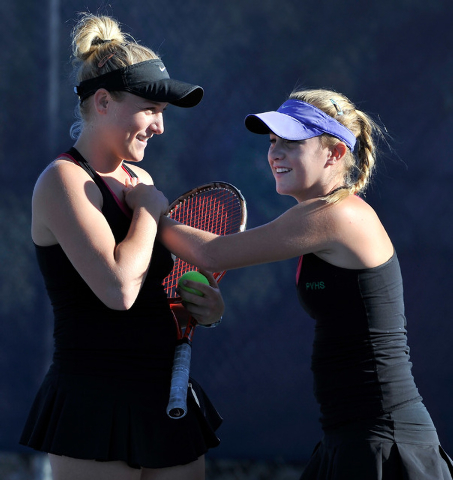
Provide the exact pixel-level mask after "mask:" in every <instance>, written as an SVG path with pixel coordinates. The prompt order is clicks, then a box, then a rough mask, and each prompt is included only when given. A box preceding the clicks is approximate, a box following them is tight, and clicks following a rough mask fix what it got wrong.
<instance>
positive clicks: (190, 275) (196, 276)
mask: <svg viewBox="0 0 453 480" xmlns="http://www.w3.org/2000/svg"><path fill="white" fill-rule="evenodd" d="M185 280H190V281H192V282H200V283H204V284H206V285H209V280H208V279H207V278H206V277H205V276H204V275H202V274H201V273H200V272H196V271H195V270H192V271H190V272H186V273H184V274H183V275H181V276H180V277H179V280H178V287H179V288H182V289H183V290H185V291H186V292H190V293H194V294H195V295H198V296H200V297H202V296H203V293H202V292H200V290H197V289H195V288H190V287H186V286H185V285H184V284H183V282H184V281H185Z"/></svg>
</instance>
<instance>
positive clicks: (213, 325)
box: [198, 317, 223, 328]
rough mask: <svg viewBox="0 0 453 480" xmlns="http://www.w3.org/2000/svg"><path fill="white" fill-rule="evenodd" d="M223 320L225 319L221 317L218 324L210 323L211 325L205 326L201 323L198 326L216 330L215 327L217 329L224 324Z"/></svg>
mask: <svg viewBox="0 0 453 480" xmlns="http://www.w3.org/2000/svg"><path fill="white" fill-rule="evenodd" d="M222 318H223V317H220V318H219V319H218V320H217V322H214V323H210V324H209V325H203V324H202V323H199V324H198V326H199V327H203V328H214V327H217V325H220V324H221V323H222Z"/></svg>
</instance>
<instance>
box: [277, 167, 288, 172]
mask: <svg viewBox="0 0 453 480" xmlns="http://www.w3.org/2000/svg"><path fill="white" fill-rule="evenodd" d="M274 170H275V173H288V172H290V171H291V169H290V168H284V167H277V168H275V169H274Z"/></svg>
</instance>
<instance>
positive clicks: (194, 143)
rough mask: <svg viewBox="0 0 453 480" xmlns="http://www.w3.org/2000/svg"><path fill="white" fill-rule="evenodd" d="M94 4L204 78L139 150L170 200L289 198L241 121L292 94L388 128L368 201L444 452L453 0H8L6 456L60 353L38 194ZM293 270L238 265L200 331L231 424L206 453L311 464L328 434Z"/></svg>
mask: <svg viewBox="0 0 453 480" xmlns="http://www.w3.org/2000/svg"><path fill="white" fill-rule="evenodd" d="M86 10H89V11H91V12H93V13H96V12H98V11H99V12H101V13H105V14H109V15H113V16H115V17H116V18H118V19H119V20H120V21H121V22H122V23H123V25H124V28H125V30H126V31H129V32H130V33H132V35H133V36H134V37H135V38H136V39H137V40H140V41H142V42H143V43H144V44H145V45H147V46H150V47H151V48H153V49H155V50H156V51H157V52H158V53H159V54H160V55H161V56H162V58H163V60H164V62H165V64H166V66H167V68H168V70H169V72H170V75H171V76H173V77H175V78H180V79H183V80H186V81H191V82H194V83H199V84H200V85H202V86H203V87H204V88H205V98H204V100H203V102H202V103H201V104H200V105H199V106H197V107H196V108H195V109H189V110H185V109H177V108H172V107H170V108H169V109H168V110H167V113H166V119H165V122H166V123H165V128H166V131H165V134H164V135H162V136H160V137H155V138H153V139H152V141H151V142H150V143H149V146H148V149H147V152H146V157H145V160H144V161H143V166H144V167H145V168H147V169H148V170H149V171H150V173H151V174H152V175H153V177H154V179H155V182H156V184H157V186H158V187H159V188H160V189H161V190H163V191H164V192H165V193H166V195H167V196H168V198H169V199H170V200H171V199H173V198H174V197H176V196H177V195H178V194H180V193H181V192H183V191H185V190H188V189H190V188H192V187H194V186H196V185H198V184H201V183H204V182H206V181H211V180H225V181H228V182H231V183H233V184H235V185H236V186H237V187H238V188H239V189H240V190H241V191H242V193H243V194H244V195H245V197H246V199H247V201H248V207H249V227H253V226H256V225H259V224H261V223H263V222H267V221H269V220H271V219H273V218H274V217H275V216H277V215H279V214H280V213H282V212H283V211H284V210H285V209H286V208H288V207H289V206H291V205H293V203H294V202H293V200H292V199H290V198H287V197H279V196H278V195H277V194H276V193H275V188H274V181H273V178H272V175H271V173H270V171H269V169H268V167H267V161H266V151H267V145H268V140H267V138H265V137H261V136H257V135H253V134H250V133H249V132H248V131H247V130H246V129H245V128H244V126H243V119H244V117H245V116H246V115H247V114H248V113H256V112H260V111H265V110H269V109H275V108H276V107H278V106H279V105H280V104H281V103H282V102H283V101H284V100H285V99H286V96H287V95H288V94H289V93H290V92H291V91H292V90H293V88H295V87H327V88H333V89H335V90H338V91H340V92H343V93H345V94H346V95H347V96H349V97H350V98H351V99H352V100H353V101H355V102H356V104H357V105H358V107H359V108H361V109H363V110H365V111H367V112H369V113H370V114H371V115H372V116H374V118H376V119H378V120H380V121H381V122H382V123H383V124H384V125H385V127H386V128H387V130H388V132H389V134H390V135H391V137H392V138H391V141H390V142H391V145H392V147H393V150H386V149H384V150H383V155H382V156H381V158H380V161H379V172H378V174H377V176H376V179H375V181H374V183H373V186H372V188H371V189H370V191H369V193H368V195H367V200H368V201H369V202H370V203H371V204H372V206H373V207H374V208H375V209H376V211H377V212H378V214H379V215H380V217H381V219H382V221H383V223H384V225H385V227H386V228H387V230H388V232H389V233H390V236H391V238H392V239H393V242H394V244H395V247H396V250H397V252H398V255H399V258H400V262H401V265H402V269H403V276H404V282H405V283H404V285H405V294H406V313H407V318H408V328H409V343H410V345H411V347H412V350H411V357H412V359H413V362H414V370H413V371H414V375H415V378H416V381H417V384H418V386H419V389H420V391H421V394H422V396H423V397H424V400H425V403H426V405H427V406H428V409H429V410H430V413H431V415H432V417H433V419H434V421H435V423H436V426H437V428H438V431H439V435H440V438H441V441H442V443H443V445H444V447H445V448H446V449H447V451H449V452H450V454H451V453H452V452H453V418H452V415H451V414H450V409H449V407H450V402H451V399H450V397H451V392H452V387H451V379H452V373H453V350H452V348H451V346H450V345H451V339H452V338H453V322H452V320H453V318H452V317H453V315H452V308H451V295H452V293H451V291H452V286H453V282H452V280H451V274H449V273H448V271H449V269H450V268H451V267H450V265H451V263H452V260H453V207H452V202H451V194H452V188H451V185H452V182H453V162H452V161H451V152H450V143H451V136H452V135H451V132H453V93H452V82H453V77H452V73H453V57H452V53H451V52H452V51H453V39H452V29H451V18H452V14H453V4H452V2H451V1H444V0H431V1H430V2H426V1H425V0H423V1H422V0H379V1H373V0H372V1H357V0H342V1H339V0H331V1H326V0H280V1H276V0H259V1H258V0H229V1H227V2H202V1H187V0H174V1H172V0H165V1H164V0H155V1H153V2H138V1H135V0H131V1H129V2H123V1H119V0H114V1H111V2H109V3H106V2H104V3H102V4H100V3H99V2H95V1H85V2H81V1H76V0H65V1H61V2H60V1H59V0H46V1H42V2H37V1H35V0H17V1H15V2H8V1H6V0H0V19H1V20H0V21H1V25H2V28H1V31H0V37H1V40H2V41H1V44H2V47H3V48H2V49H1V50H0V73H1V74H0V102H1V103H0V105H1V108H0V180H1V185H2V187H1V200H0V246H1V248H0V264H1V267H0V270H1V271H0V276H1V277H0V321H1V325H0V328H1V330H0V368H1V376H0V415H1V417H0V419H1V424H0V449H1V450H3V451H9V452H24V451H25V450H24V449H21V448H19V447H18V445H17V440H18V436H19V434H20V431H21V428H22V424H23V422H24V419H25V416H26V414H27V412H28V409H29V406H30V403H31V401H32V398H33V396H34V394H35V392H36V389H37V388H38V385H39V383H40V380H41V378H42V375H43V373H44V372H45V370H46V367H47V365H48V362H49V358H50V352H51V345H52V338H51V331H52V318H51V313H50V307H49V304H48V300H47V297H46V295H45V293H44V290H43V284H42V280H41V278H40V276H39V274H38V271H37V266H36V262H35V259H34V252H33V247H32V243H31V240H30V234H29V225H30V198H31V194H32V189H33V185H34V182H35V181H36V178H37V176H38V175H39V173H40V171H41V170H42V169H43V168H44V167H45V165H46V164H47V163H48V162H49V161H50V160H51V159H52V158H53V157H55V155H57V154H58V153H60V152H62V151H64V150H66V149H67V148H68V147H69V146H70V145H71V139H70V138H69V133H68V131H69V127H70V125H71V123H72V122H73V111H74V106H75V103H76V98H75V95H74V93H73V91H72V87H73V84H72V82H71V80H70V72H71V65H70V63H69V54H70V46H69V34H70V30H71V28H72V26H73V25H74V19H75V18H76V14H77V12H79V11H86ZM295 268H296V260H295V259H294V260H289V261H286V262H281V263H275V264H270V265H264V266H258V267H252V268H248V269H244V270H237V271H233V272H230V273H229V274H228V275H227V276H226V277H225V279H224V280H223V282H222V291H223V294H224V297H225V301H226V304H227V311H226V315H225V320H224V323H223V324H222V326H221V328H218V329H214V330H213V331H199V332H197V336H196V340H195V346H194V354H193V355H194V359H193V371H194V376H195V377H196V378H197V380H199V381H200V382H201V383H202V385H203V386H204V387H205V389H206V390H207V392H208V393H209V395H210V396H211V397H212V399H213V401H214V403H215V404H216V406H217V407H218V409H219V410H220V412H221V413H222V415H223V416H224V419H225V420H224V424H223V425H222V427H221V429H220V431H219V435H220V436H221V438H222V443H221V446H220V447H219V448H218V449H216V450H215V451H213V452H212V453H210V454H209V457H210V458H211V459H217V460H221V459H235V460H237V461H241V460H242V461H249V460H255V461H266V462H277V463H278V462H283V463H300V464H303V463H304V462H305V461H306V459H307V458H308V457H309V455H310V453H311V450H312V448H313V446H314V444H315V443H316V442H317V440H318V438H319V436H320V428H319V426H318V421H317V418H318V408H317V406H316V404H315V402H314V400H313V397H312V378H311V372H310V369H309V362H310V351H311V339H312V328H313V321H312V320H311V319H310V318H308V317H307V316H306V315H305V314H304V313H303V312H302V310H301V308H300V307H299V306H298V304H297V301H296V295H295V288H294V277H295Z"/></svg>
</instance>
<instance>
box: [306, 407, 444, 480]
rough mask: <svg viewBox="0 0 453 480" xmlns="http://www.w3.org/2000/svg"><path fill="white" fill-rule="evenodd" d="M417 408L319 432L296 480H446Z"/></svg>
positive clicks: (430, 428) (425, 418)
mask: <svg viewBox="0 0 453 480" xmlns="http://www.w3.org/2000/svg"><path fill="white" fill-rule="evenodd" d="M452 478H453V463H452V461H451V459H450V458H449V456H448V455H447V454H446V453H445V452H444V450H443V449H442V447H441V446H440V444H439V439H438V437H437V433H436V429H435V427H434V425H433V422H432V420H431V417H430V415H429V413H428V411H427V410H426V408H425V407H424V405H423V404H422V403H417V404H415V405H411V406H407V407H405V408H402V409H399V410H396V411H394V412H392V413H389V414H386V415H383V416H381V417H379V418H376V419H375V420H373V421H370V420H368V421H366V422H365V421H364V422H357V423H353V424H348V425H345V426H342V427H340V428H336V429H333V430H329V431H327V430H326V431H325V432H324V438H323V439H322V440H321V442H319V443H318V445H317V446H316V447H315V450H314V452H313V454H312V456H311V459H310V461H309V463H308V465H307V466H306V468H305V469H304V472H303V473H302V476H301V480H452Z"/></svg>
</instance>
